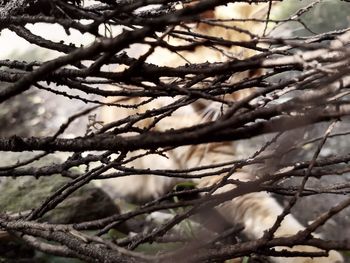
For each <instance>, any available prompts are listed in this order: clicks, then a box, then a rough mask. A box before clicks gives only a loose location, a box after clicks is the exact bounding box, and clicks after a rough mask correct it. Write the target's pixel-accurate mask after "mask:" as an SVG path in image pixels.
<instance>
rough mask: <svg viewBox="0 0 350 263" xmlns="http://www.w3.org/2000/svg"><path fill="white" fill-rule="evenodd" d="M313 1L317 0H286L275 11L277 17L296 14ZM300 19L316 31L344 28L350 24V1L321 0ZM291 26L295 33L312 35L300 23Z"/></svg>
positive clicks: (284, 17)
mask: <svg viewBox="0 0 350 263" xmlns="http://www.w3.org/2000/svg"><path fill="white" fill-rule="evenodd" d="M312 2H315V1H314V0H302V1H295V0H288V1H284V2H283V3H282V4H281V6H280V7H279V9H278V11H277V12H275V18H276V19H286V18H288V17H290V16H291V15H293V14H295V13H296V12H297V11H298V10H299V9H300V8H303V7H305V6H307V5H309V4H311V3H312ZM300 19H301V21H303V22H304V23H305V24H306V25H307V26H308V28H310V29H311V30H312V31H313V32H315V33H323V32H327V31H331V30H338V29H343V28H346V27H348V26H349V24H350V3H349V2H344V1H340V0H328V1H321V2H320V3H319V4H316V5H315V6H314V7H312V8H311V9H310V10H308V11H307V12H305V13H304V14H303V15H301V17H300ZM291 27H292V28H294V30H295V31H294V35H298V36H305V35H310V32H309V31H307V30H306V29H305V28H303V26H302V25H301V24H299V23H296V22H294V23H293V26H291Z"/></svg>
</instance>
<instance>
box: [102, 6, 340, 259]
mask: <svg viewBox="0 0 350 263" xmlns="http://www.w3.org/2000/svg"><path fill="white" fill-rule="evenodd" d="M266 12H267V4H258V5H257V4H247V3H234V4H228V5H226V6H219V7H216V8H215V10H212V11H207V12H205V13H203V14H202V18H203V19H221V20H222V21H224V20H225V21H226V22H221V25H215V23H214V22H213V21H214V20H209V21H210V22H209V23H197V24H191V25H185V26H187V27H188V30H189V31H192V32H195V33H197V34H201V35H206V36H213V37H219V38H222V39H225V40H231V41H250V40H251V39H252V38H253V37H255V36H256V37H258V36H259V35H261V34H262V32H263V29H264V26H265V24H264V23H258V22H252V21H245V22H237V21H227V20H228V19H232V18H236V19H249V18H261V19H263V18H264V17H265V16H266ZM248 32H249V33H248ZM164 39H166V41H167V42H168V43H169V44H171V45H173V46H180V45H186V44H188V43H189V42H188V41H187V40H185V39H179V38H176V37H165V38H164ZM256 54H257V51H255V50H254V49H248V48H243V47H242V46H234V45H233V46H232V47H225V48H223V47H216V48H214V47H209V46H198V47H196V48H195V50H194V51H181V52H176V53H175V52H171V51H169V50H168V49H166V48H161V47H157V48H156V49H155V51H154V52H153V54H152V55H150V56H149V57H148V59H147V60H146V62H148V63H152V64H156V65H158V66H169V67H177V66H183V65H186V64H189V63H193V64H196V63H206V62H209V63H216V62H225V61H228V60H232V59H246V58H249V57H251V56H253V55H256ZM259 73H261V72H250V71H245V72H241V73H237V74H234V75H233V76H231V78H230V79H229V80H228V82H231V83H235V82H238V81H240V80H243V79H245V78H249V77H252V76H253V75H256V74H259ZM164 81H165V80H164ZM169 81H172V80H171V79H169ZM202 85H205V84H202ZM250 92H251V90H249V89H248V90H247V89H246V90H240V91H238V92H234V93H232V94H226V95H225V97H224V99H225V100H226V101H238V100H240V99H242V98H244V97H246V96H247V95H248V94H249V93H250ZM176 99H178V98H164V97H163V98H159V99H155V100H153V101H152V102H150V103H148V104H145V105H142V106H140V107H138V108H137V109H122V108H118V109H116V108H112V107H105V108H104V109H103V111H102V120H103V121H104V122H105V123H109V122H112V121H116V120H120V119H123V118H125V117H127V116H131V115H135V114H140V113H144V112H146V111H147V110H151V109H159V108H162V107H166V106H168V105H170V104H171V103H173V102H174V101H175V100H176ZM141 101H142V99H140V98H134V99H130V100H129V103H130V104H137V103H139V102H141ZM225 107H226V106H225V105H222V104H221V103H220V102H212V101H210V102H207V101H203V100H197V101H196V102H194V103H192V104H191V105H187V106H184V107H181V108H180V109H178V110H176V111H175V112H173V113H172V114H171V115H169V116H167V117H164V118H163V119H161V120H159V121H158V122H156V124H155V125H154V127H153V128H152V129H153V130H156V131H165V130H168V129H179V128H184V127H190V126H193V125H196V124H199V123H203V122H206V121H213V120H216V119H217V118H218V117H219V116H220V115H221V114H222V112H225ZM153 121H154V118H149V119H147V120H143V121H141V122H138V123H136V124H135V125H134V126H136V127H139V128H147V127H149V126H150V125H153ZM136 154H137V153H135V155H136ZM166 156H167V157H165V156H161V155H158V154H151V155H147V156H144V157H142V158H138V159H136V160H135V161H133V162H132V164H131V165H132V166H133V167H135V168H141V169H148V168H149V169H152V170H154V169H156V170H175V169H189V168H193V167H200V166H204V165H213V164H217V163H223V162H229V161H232V160H233V159H234V157H235V152H234V147H233V145H232V143H228V142H224V143H211V144H206V145H204V144H202V145H195V146H183V147H178V148H176V149H173V150H170V151H168V152H166ZM213 170H214V169H213ZM224 175H225V174H223V175H222V176H224ZM222 176H211V177H210V176H209V177H204V178H203V179H200V180H199V181H197V183H198V186H199V187H204V186H211V185H213V184H215V183H217V182H219V181H220V180H221V179H222ZM230 178H231V179H236V180H240V181H249V180H254V179H255V176H254V175H253V174H252V173H250V172H248V171H244V170H242V171H239V172H235V173H234V174H233V175H231V176H230ZM179 180H180V179H174V178H171V177H162V176H156V175H151V174H150V175H131V176H127V177H120V178H115V179H110V180H106V181H104V184H106V185H108V186H109V187H112V188H113V189H114V191H115V192H117V193H118V195H120V196H122V197H125V198H128V199H129V200H132V201H136V202H145V201H147V200H150V199H154V198H157V197H159V196H161V195H162V194H164V193H166V192H167V191H169V190H170V189H171V188H172V187H173V186H174V185H175V184H177V183H178V182H179ZM234 187H235V186H234V185H232V184H226V185H225V186H224V187H221V188H219V189H218V190H217V191H216V192H215V193H223V192H225V191H228V190H230V189H233V188H234ZM216 209H217V210H218V211H219V213H220V214H221V215H222V216H223V217H224V218H225V219H226V220H227V221H228V222H232V223H237V222H240V223H242V224H244V226H245V229H244V232H245V234H246V235H247V236H248V237H249V238H251V239H257V238H259V237H261V236H262V235H263V233H264V231H265V230H267V229H269V228H270V227H271V226H272V225H273V224H274V222H275V220H276V218H277V216H278V215H280V214H281V213H282V211H283V208H282V207H281V206H280V205H279V204H278V203H277V202H276V200H274V199H273V198H272V197H271V196H270V195H269V194H268V193H266V192H257V193H250V194H246V195H242V196H239V197H237V198H234V199H233V200H230V201H227V202H225V203H224V204H222V205H220V206H218V207H217V208H216ZM303 229H304V227H303V226H302V225H301V224H300V223H299V222H298V221H297V220H296V219H295V218H294V217H293V216H292V215H288V216H286V217H285V219H284V220H283V222H282V223H281V226H280V227H279V228H278V230H277V231H276V233H275V236H276V237H284V236H290V235H293V234H296V233H297V232H298V231H300V230H303ZM281 249H282V248H281ZM288 250H293V251H304V252H305V251H312V252H315V251H321V250H319V249H317V248H314V247H310V246H295V247H293V248H288ZM272 260H273V261H274V262H287V263H288V262H293V263H303V262H304V263H306V262H310V263H311V262H314V263H315V262H319V263H326V262H327V263H332V262H333V263H335V262H343V259H342V256H341V255H340V254H339V253H338V252H336V251H330V252H329V256H328V257H318V258H313V259H312V258H301V257H297V258H291V257H289V258H277V257H276V258H272Z"/></svg>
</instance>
